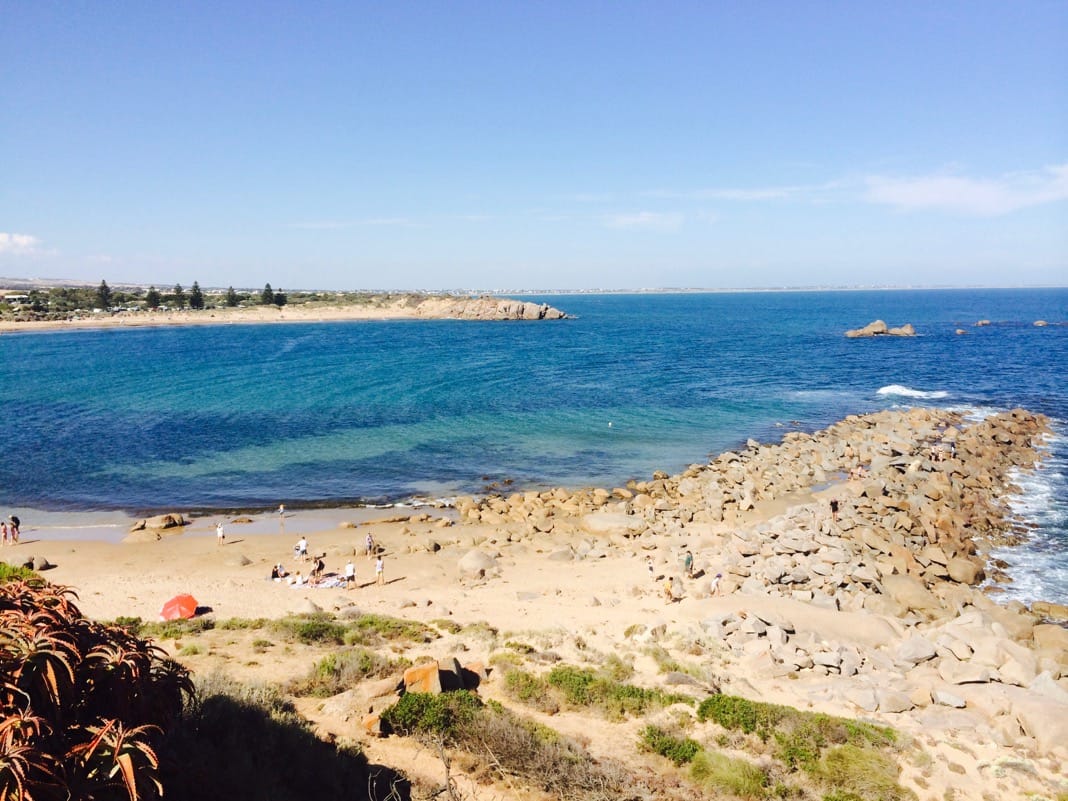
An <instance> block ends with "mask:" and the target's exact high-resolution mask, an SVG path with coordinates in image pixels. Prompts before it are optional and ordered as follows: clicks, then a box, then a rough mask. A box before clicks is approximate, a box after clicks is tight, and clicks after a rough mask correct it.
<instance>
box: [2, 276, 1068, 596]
mask: <svg viewBox="0 0 1068 801" xmlns="http://www.w3.org/2000/svg"><path fill="white" fill-rule="evenodd" d="M517 297H521V298H522V299H524V300H535V301H539V302H550V303H552V304H553V305H556V306H557V307H558V308H561V309H562V310H563V311H565V312H567V313H568V314H570V315H572V319H568V320H563V321H552V322H510V323H501V322H489V323H487V322H470V321H455V320H395V321H385V322H375V321H347V322H330V323H289V324H287V325H269V324H268V325H218V326H189V327H160V328H140V329H131V330H120V329H99V330H92V331H78V332H62V331H51V332H40V333H18V334H12V335H4V336H0V358H2V360H3V364H4V365H5V368H6V369H5V373H6V376H7V379H6V380H5V381H4V382H3V384H2V386H0V399H2V402H3V405H4V409H5V414H4V415H3V418H2V420H0V436H2V437H3V442H4V443H5V451H6V453H7V458H5V459H3V460H0V504H3V505H4V506H3V508H18V509H22V510H28V514H29V515H31V516H32V514H33V510H40V511H42V512H50V513H72V514H78V513H87V514H88V513H106V512H128V513H132V514H139V513H148V512H153V511H174V510H176V511H186V512H195V513H211V512H223V511H230V510H261V509H268V508H275V507H277V505H278V504H279V503H285V504H286V506H287V507H289V508H291V509H298V508H312V507H334V506H349V505H361V504H368V505H389V504H395V503H413V502H414V503H418V502H433V501H435V500H439V499H448V498H451V497H454V496H456V495H459V494H481V493H485V492H492V491H500V492H511V491H516V490H525V489H545V488H549V487H556V486H563V487H568V488H578V487H587V486H604V487H613V486H621V485H623V484H625V483H626V482H627V481H628V480H631V479H638V480H642V479H647V478H649V477H650V476H651V475H652V473H653V472H654V471H657V470H664V471H666V472H669V473H676V472H679V471H681V470H683V469H685V468H686V466H688V465H690V464H694V463H703V462H707V461H708V459H709V458H710V457H714V456H715V455H717V454H718V453H721V452H723V451H725V450H732V449H735V448H738V447H742V446H744V443H745V442H746V440H748V439H750V438H753V439H757V440H759V441H762V442H777V441H779V439H781V437H782V435H783V434H784V433H786V432H788V431H792V430H802V431H814V430H817V429H820V428H823V427H826V426H827V425H830V424H831V423H834V422H835V421H837V420H839V419H841V418H843V417H845V416H847V415H850V414H859V413H864V412H869V411H875V410H878V409H883V408H891V407H901V406H909V405H937V406H943V407H949V408H955V409H960V410H962V411H966V412H967V413H969V414H978V415H982V414H988V413H991V412H994V411H1000V410H1003V409H1009V408H1014V407H1023V408H1026V409H1028V410H1029V411H1033V412H1040V413H1043V414H1046V415H1048V416H1049V417H1050V418H1051V419H1052V421H1053V426H1054V431H1055V435H1054V436H1053V437H1052V438H1051V439H1050V442H1049V443H1048V446H1047V448H1048V452H1047V457H1046V460H1045V462H1044V464H1043V467H1042V469H1041V470H1039V471H1036V472H1035V473H1034V474H1030V475H1026V476H1021V477H1020V481H1019V482H1018V483H1019V484H1020V487H1021V490H1022V492H1021V494H1020V496H1019V497H1018V498H1016V499H1014V501H1013V502H1014V504H1015V506H1014V508H1017V509H1018V511H1019V513H1020V514H1021V516H1022V517H1023V518H1024V519H1025V520H1026V521H1027V522H1028V523H1029V524H1031V525H1033V526H1034V531H1033V535H1032V539H1031V541H1030V542H1029V543H1028V545H1026V546H1022V547H1021V548H1017V549H1013V552H1012V553H1010V554H1009V556H1008V557H1005V556H1004V555H1002V558H1006V559H1007V561H1009V562H1010V563H1012V564H1013V565H1014V566H1015V569H1014V570H1010V573H1011V574H1012V575H1013V577H1014V579H1015V582H1014V584H1013V585H1012V587H1011V588H1010V590H1009V594H1010V595H1018V596H1019V597H1021V598H1024V597H1043V598H1046V599H1049V600H1058V599H1061V600H1063V599H1064V598H1065V597H1066V596H1068V557H1066V556H1065V555H1064V552H1065V551H1066V550H1068V549H1065V548H1064V546H1065V545H1066V544H1068V531H1066V525H1068V524H1066V507H1068V490H1066V487H1068V481H1066V478H1065V474H1066V464H1068V459H1066V454H1068V445H1066V438H1065V433H1066V431H1068V428H1066V421H1068V397H1066V393H1065V388H1064V387H1065V378H1066V377H1068V289H1063V288H1048V289H926V290H894V289H878V290H862V289H849V290H848V291H844V290H841V289H835V290H818V291H817V290H789V291H785V290H784V291H771V290H767V291H759V292H756V291H753V292H743V291H738V292H721V291H716V292H677V293H670V292H634V293H616V292H613V293H606V294H593V293H580V294H565V293H560V294H555V293H554V294H552V295H539V296H517ZM875 319H883V320H885V321H886V322H887V323H888V324H889V325H891V326H899V325H903V324H905V323H911V324H912V325H913V326H914V327H915V328H916V333H917V335H916V336H915V337H908V338H896V337H879V338H874V339H847V338H846V337H845V336H844V332H845V330H846V329H850V328H858V327H861V326H863V325H865V324H867V323H869V322H871V321H872V320H875ZM980 320H983V321H989V324H988V325H983V326H978V325H977V323H978V322H979V321H980ZM1040 320H1041V321H1046V322H1047V323H1048V325H1045V326H1036V325H1035V324H1034V323H1035V322H1036V321H1040ZM958 330H959V331H963V332H964V333H957V332H958ZM5 514H6V513H5ZM999 555H1000V554H999Z"/></svg>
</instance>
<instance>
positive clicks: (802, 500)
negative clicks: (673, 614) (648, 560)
mask: <svg viewBox="0 0 1068 801" xmlns="http://www.w3.org/2000/svg"><path fill="white" fill-rule="evenodd" d="M1047 431H1048V421H1047V420H1046V419H1045V418H1044V417H1042V416H1041V415H1034V414H1030V413H1028V412H1025V411H1022V410H1014V411H1011V412H1007V413H1004V414H998V415H993V416H990V417H987V418H986V419H983V420H979V421H975V420H969V419H966V418H965V417H964V416H962V415H961V414H959V413H956V412H950V411H943V410H935V409H911V410H908V411H885V412H879V413H875V414H869V415H862V416H854V417H849V418H847V419H845V420H843V421H841V422H839V423H837V424H835V425H833V426H831V427H830V428H827V429H825V430H823V431H820V432H816V433H814V434H806V433H799V432H793V433H788V434H787V435H786V436H785V437H784V438H783V441H782V442H781V443H780V444H759V443H757V442H754V441H750V442H749V446H748V448H747V449H746V450H744V451H740V452H731V453H725V454H722V455H721V456H719V457H717V458H716V459H714V460H713V461H712V462H711V463H709V464H706V465H694V466H692V467H690V468H689V469H688V470H686V471H685V472H683V473H682V474H680V475H675V476H668V475H665V474H657V476H655V477H654V479H653V480H652V481H644V482H632V483H630V484H629V485H628V486H626V487H619V488H615V489H613V490H605V489H594V490H588V491H582V492H577V493H576V492H569V491H566V490H562V489H557V490H552V491H547V492H526V493H515V494H512V495H510V496H507V497H504V496H497V497H488V498H481V499H475V498H465V499H461V500H459V501H458V502H457V507H458V509H459V511H460V513H461V515H462V516H463V518H464V519H466V520H468V521H472V522H480V523H490V524H492V525H494V526H496V527H498V528H499V529H500V530H501V531H502V537H503V538H504V539H505V540H506V541H507V542H509V543H516V542H527V543H541V544H542V545H543V546H544V547H547V546H548V545H549V543H550V542H553V541H557V540H558V538H559V540H558V541H559V545H558V547H557V548H556V549H555V550H553V551H552V552H551V553H550V554H549V556H548V558H549V559H556V560H559V561H561V562H568V561H571V560H585V559H597V558H601V557H603V556H604V555H605V553H606V552H607V551H611V550H614V549H627V550H631V551H634V552H637V553H639V554H648V555H649V556H650V557H652V558H653V559H655V561H656V568H655V569H656V573H657V575H658V577H662V578H664V580H665V581H669V582H671V588H672V589H671V592H672V593H676V594H678V595H680V596H681V595H683V594H685V595H688V596H691V597H698V598H700V597H708V596H709V593H710V579H711V577H712V576H713V575H715V574H716V573H722V574H723V578H722V579H721V580H720V581H719V587H718V594H720V595H725V596H727V597H729V598H732V599H734V601H736V603H734V604H726V605H724V604H718V605H717V608H716V609H715V610H711V609H710V610H709V611H708V613H707V614H706V615H705V616H704V617H703V618H702V619H701V620H700V621H698V622H693V623H687V624H685V625H682V626H679V627H678V628H680V629H683V631H676V632H675V634H677V635H681V636H684V637H688V638H692V639H694V638H695V639H712V640H714V641H716V642H719V643H721V644H722V645H723V646H724V647H725V648H726V649H727V651H728V652H729V658H728V661H729V662H731V663H732V665H733V667H732V671H733V672H735V673H736V674H738V675H741V676H745V677H747V679H748V680H750V681H757V680H759V679H773V678H782V677H790V678H794V679H803V678H805V677H809V678H810V679H812V680H813V681H812V682H811V683H810V684H809V685H808V689H807V690H806V691H804V694H807V695H809V696H810V697H821V698H824V699H833V700H834V701H836V702H838V703H840V704H842V705H844V706H846V707H848V708H852V709H854V710H855V712H856V713H858V714H867V713H875V712H882V713H890V714H892V715H895V716H898V715H904V714H910V715H915V716H917V718H916V719H918V720H927V721H934V720H937V721H940V723H945V722H946V721H948V720H950V719H951V718H949V717H947V716H949V715H953V717H952V721H953V725H954V726H962V727H968V728H971V729H974V731H975V732H976V735H977V736H979V737H983V738H989V739H990V740H992V741H994V742H997V743H1001V744H1013V745H1016V744H1020V743H1024V744H1028V743H1029V744H1030V747H1032V748H1034V749H1035V751H1036V752H1040V753H1050V752H1056V753H1058V754H1059V755H1060V757H1061V758H1068V745H1066V743H1068V629H1066V628H1065V627H1064V623H1065V622H1068V607H1065V606H1063V605H1060V604H1057V603H1050V602H1044V603H1035V604H1033V605H1032V606H1031V608H1030V609H1029V608H1027V607H1026V606H1024V605H1023V604H1021V603H1019V602H1012V603H1009V604H1007V605H1004V606H1002V605H999V604H998V603H997V602H996V601H995V600H993V598H992V596H996V593H997V590H998V586H999V582H1004V581H1006V580H1007V578H1008V577H1007V576H1006V575H1005V573H1004V571H1003V567H1004V565H1001V564H998V563H992V562H991V561H990V559H989V558H988V556H987V554H988V553H989V550H990V548H991V547H993V546H995V545H998V544H1002V543H1005V542H1013V541H1019V539H1020V538H1022V537H1023V536H1025V533H1024V532H1023V530H1022V529H1021V528H1020V526H1019V524H1018V521H1016V520H1014V519H1013V516H1012V514H1011V511H1010V509H1009V506H1008V504H1007V501H1006V497H1007V496H1008V495H1009V494H1010V493H1011V492H1013V491H1014V489H1015V488H1014V487H1013V485H1012V476H1013V471H1014V470H1030V469H1033V468H1034V467H1035V464H1036V461H1037V460H1038V458H1039V447H1040V445H1041V442H1042V439H1043V437H1044V435H1045V434H1046V433H1047ZM686 551H692V552H693V554H694V555H695V556H696V563H695V567H696V570H697V575H698V577H699V579H698V580H697V581H696V582H690V583H689V585H687V583H686V580H685V578H684V577H683V575H682V570H681V568H680V565H682V563H683V554H684V552H686ZM487 556H488V554H483V555H482V557H475V556H473V555H472V554H468V555H467V556H466V557H465V560H466V562H468V563H469V564H470V567H471V570H472V571H477V572H478V574H479V575H492V574H493V560H492V559H489V560H487V559H486V558H485V557H487ZM461 567H463V565H461ZM717 600H718V599H717ZM673 628H675V625H674V624H672V623H671V622H670V621H669V622H668V623H667V625H666V629H665V631H664V632H660V633H659V634H658V635H657V636H665V635H666V632H667V631H670V630H671V629H673ZM801 686H803V685H798V688H799V689H800V687H801Z"/></svg>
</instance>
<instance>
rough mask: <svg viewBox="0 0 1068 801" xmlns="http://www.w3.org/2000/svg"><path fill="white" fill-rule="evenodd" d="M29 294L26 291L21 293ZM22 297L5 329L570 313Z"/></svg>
mask: <svg viewBox="0 0 1068 801" xmlns="http://www.w3.org/2000/svg"><path fill="white" fill-rule="evenodd" d="M20 297H24V296H20ZM23 305H25V304H24V303H19V304H18V306H16V307H15V310H14V311H13V312H9V313H7V314H2V315H0V333H3V332H30V331H66V330H83V329H88V330H95V329H101V328H144V327H153V326H184V325H259V324H263V323H313V322H342V321H355V320H418V319H422V320H449V319H456V320H483V321H506V320H523V321H532V320H561V319H564V318H566V317H567V315H566V314H565V313H564V312H562V311H560V310H559V309H556V308H553V307H552V306H549V305H548V304H546V303H541V304H539V303H532V302H529V301H522V300H513V299H510V298H501V297H490V296H479V297H456V296H448V295H421V294H402V295H396V294H386V295H364V296H361V301H360V302H359V303H351V302H350V303H330V302H322V301H317V302H307V303H299V304H297V303H294V304H286V305H264V304H259V305H241V306H234V307H228V306H218V305H213V306H211V307H208V308H201V309H190V308H160V309H148V308H121V309H117V310H116V309H111V310H107V311H105V310H103V309H99V308H98V309H77V310H74V311H71V312H68V313H66V314H63V315H62V316H59V317H58V318H57V315H56V314H55V313H52V314H41V313H35V312H29V311H26V310H25V309H23V308H22V306H23Z"/></svg>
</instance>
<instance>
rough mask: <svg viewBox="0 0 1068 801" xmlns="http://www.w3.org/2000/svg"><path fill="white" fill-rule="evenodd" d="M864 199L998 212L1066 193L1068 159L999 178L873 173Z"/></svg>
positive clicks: (916, 207) (906, 207) (908, 207)
mask: <svg viewBox="0 0 1068 801" xmlns="http://www.w3.org/2000/svg"><path fill="white" fill-rule="evenodd" d="M865 183H866V191H865V194H864V199H865V200H867V201H868V202H870V203H878V204H884V205H888V206H893V207H895V208H897V209H900V210H902V211H927V210H931V211H945V212H951V213H955V214H964V215H969V216H977V217H997V216H1000V215H1004V214H1011V213H1012V212H1014V211H1018V210H1020V209H1025V208H1029V207H1031V206H1041V205H1044V204H1046V203H1055V202H1057V201H1060V200H1066V199H1068V164H1056V165H1052V166H1049V167H1046V168H1044V169H1042V170H1034V171H1030V172H1013V173H1006V174H1004V175H1001V176H998V177H996V178H966V177H961V176H957V175H948V174H936V175H926V176H917V177H911V178H891V177H886V176H872V177H869V178H868V179H867V180H866V182H865Z"/></svg>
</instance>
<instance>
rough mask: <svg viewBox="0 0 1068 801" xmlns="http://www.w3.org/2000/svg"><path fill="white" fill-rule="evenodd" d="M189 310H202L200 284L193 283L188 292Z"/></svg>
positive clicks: (202, 302) (202, 301)
mask: <svg viewBox="0 0 1068 801" xmlns="http://www.w3.org/2000/svg"><path fill="white" fill-rule="evenodd" d="M189 308H190V309H203V308H204V293H203V292H201V291H200V284H198V283H197V282H196V281H194V282H193V288H192V289H190V290H189Z"/></svg>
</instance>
